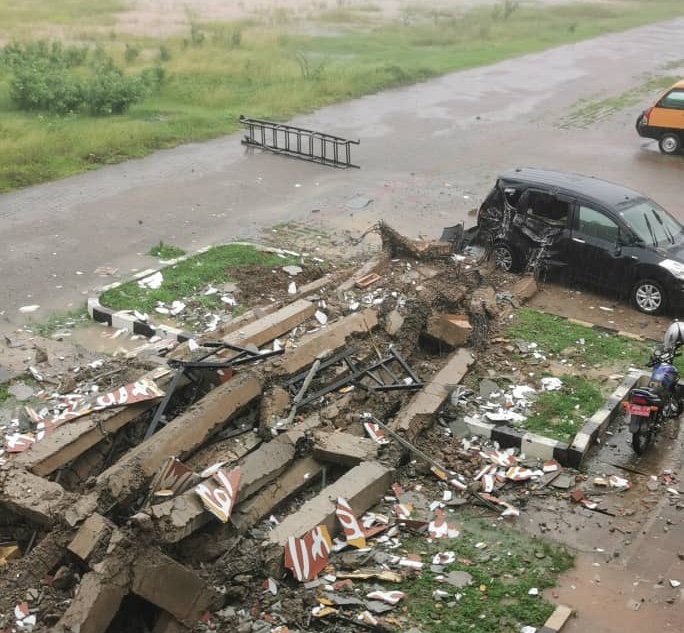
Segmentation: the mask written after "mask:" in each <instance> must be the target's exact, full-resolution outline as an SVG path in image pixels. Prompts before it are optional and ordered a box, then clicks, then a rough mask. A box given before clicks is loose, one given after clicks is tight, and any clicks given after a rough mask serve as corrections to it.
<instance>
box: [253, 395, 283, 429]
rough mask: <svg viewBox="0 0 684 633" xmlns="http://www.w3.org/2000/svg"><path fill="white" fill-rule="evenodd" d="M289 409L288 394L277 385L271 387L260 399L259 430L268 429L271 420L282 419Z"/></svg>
mask: <svg viewBox="0 0 684 633" xmlns="http://www.w3.org/2000/svg"><path fill="white" fill-rule="evenodd" d="M289 408H290V394H289V393H288V392H287V391H285V389H283V388H282V387H279V386H278V385H273V386H272V387H271V388H270V389H269V390H268V391H265V392H264V394H263V396H262V397H261V405H260V411H259V428H261V429H270V428H271V423H272V422H273V420H279V419H280V418H282V417H284V416H285V414H286V413H287V411H288V410H289Z"/></svg>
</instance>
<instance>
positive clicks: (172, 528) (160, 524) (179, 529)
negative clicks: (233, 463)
mask: <svg viewBox="0 0 684 633" xmlns="http://www.w3.org/2000/svg"><path fill="white" fill-rule="evenodd" d="M319 424H320V419H319V418H318V417H317V416H312V417H311V418H309V419H307V420H306V421H305V422H303V423H302V424H300V425H298V426H297V427H295V428H293V429H291V430H290V431H287V432H286V433H283V434H282V435H279V436H278V437H277V438H275V439H274V440H273V441H271V442H266V443H264V444H262V445H261V446H260V447H259V448H258V449H257V450H255V451H253V452H252V453H249V454H248V455H245V457H244V458H243V459H242V460H240V461H239V462H238V465H239V466H240V484H239V486H238V495H237V502H238V503H239V502H241V501H243V500H244V499H246V498H247V497H249V496H251V495H253V494H254V493H255V492H256V491H257V490H260V489H261V488H263V487H264V486H266V485H268V484H270V483H271V482H272V481H273V480H274V479H276V478H277V477H278V476H279V475H280V474H281V473H282V472H283V471H284V470H285V469H286V468H287V467H288V465H289V464H290V463H291V462H292V461H293V460H294V458H295V455H296V450H295V445H296V443H297V439H298V438H299V437H301V436H302V435H304V433H305V432H306V431H307V430H308V429H310V428H313V427H314V426H317V425H319ZM151 512H152V517H153V519H154V521H155V528H156V532H157V535H158V536H159V538H160V539H161V540H162V541H164V542H165V543H175V542H177V541H179V540H181V539H182V538H185V537H186V536H188V535H189V534H192V532H194V531H195V530H197V529H199V528H200V527H201V526H202V525H204V524H205V523H207V522H208V521H209V520H211V514H209V513H208V512H205V509H204V506H203V505H202V502H201V500H200V498H199V496H198V495H197V493H196V492H195V490H194V489H192V490H188V491H186V492H184V493H183V494H182V495H179V496H178V497H175V498H174V499H170V500H169V501H166V502H164V503H158V504H156V505H154V506H152V509H151Z"/></svg>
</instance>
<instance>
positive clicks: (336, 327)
mask: <svg viewBox="0 0 684 633" xmlns="http://www.w3.org/2000/svg"><path fill="white" fill-rule="evenodd" d="M377 324H378V314H377V312H376V311H375V310H372V309H370V308H369V309H366V310H362V311H361V312H355V313H354V314H350V315H348V316H346V317H343V318H342V319H340V320H339V321H336V322H335V323H331V324H330V325H328V326H327V327H326V328H325V329H322V330H319V331H318V332H316V333H315V334H313V335H312V336H310V337H307V338H306V339H305V340H302V341H301V342H300V343H299V345H298V346H297V348H296V349H294V350H292V351H291V352H289V351H288V352H287V353H286V354H285V356H284V357H283V359H282V369H283V371H284V372H285V373H287V374H295V373H297V372H298V371H301V370H302V369H303V368H304V367H306V366H307V365H311V364H312V363H313V362H314V361H315V360H316V357H317V356H319V354H321V353H322V352H324V351H326V350H332V351H334V350H336V349H338V348H340V347H342V346H343V345H344V343H345V341H346V339H347V337H348V336H351V335H352V334H358V333H360V332H367V331H368V330H369V329H371V330H372V329H373V328H374V327H375V326H376V325H377Z"/></svg>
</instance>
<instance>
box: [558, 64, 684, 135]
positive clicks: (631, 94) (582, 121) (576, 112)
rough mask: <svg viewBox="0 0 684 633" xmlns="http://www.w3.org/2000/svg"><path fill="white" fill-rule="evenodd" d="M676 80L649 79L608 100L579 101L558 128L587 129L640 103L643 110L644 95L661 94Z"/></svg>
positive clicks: (645, 104)
mask: <svg viewBox="0 0 684 633" xmlns="http://www.w3.org/2000/svg"><path fill="white" fill-rule="evenodd" d="M680 65H684V60H682V62H681V63H680ZM678 79H679V77H677V76H676V75H665V76H663V77H649V78H648V79H647V80H645V81H644V83H643V84H641V86H637V87H636V88H633V89H632V90H628V91H627V92H623V93H622V94H621V95H618V96H617V97H609V98H608V99H600V100H598V101H580V102H578V103H577V105H575V107H574V108H573V112H572V113H571V114H570V115H569V116H568V117H567V118H566V119H565V120H564V121H563V122H561V124H560V127H562V128H571V127H588V126H589V125H591V124H592V123H595V122H597V121H600V120H602V119H606V118H608V117H609V116H611V115H613V114H615V113H616V112H619V111H620V110H624V109H625V108H627V107H631V106H635V105H637V104H639V103H642V104H643V106H644V109H645V108H646V106H648V105H650V104H649V103H648V102H647V101H646V95H649V94H658V93H660V92H663V91H664V90H667V88H669V87H670V86H671V85H672V84H673V83H675V82H676V81H678Z"/></svg>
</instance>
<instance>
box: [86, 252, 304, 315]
mask: <svg viewBox="0 0 684 633" xmlns="http://www.w3.org/2000/svg"><path fill="white" fill-rule="evenodd" d="M291 263H294V260H293V259H292V258H284V257H281V256H279V255H276V254H274V253H268V252H264V251H260V250H258V249H257V248H255V247H254V246H246V245H243V244H227V245H224V246H215V247H213V248H210V249H209V250H208V251H207V252H205V253H200V254H199V255H193V256H192V257H189V258H187V259H184V260H183V261H181V262H178V263H177V264H174V265H173V266H168V267H167V268H164V269H162V275H163V277H164V281H163V283H162V285H161V287H160V288H158V289H156V290H153V289H149V288H141V287H140V285H139V284H138V282H137V281H130V282H127V283H125V284H122V285H121V286H118V287H116V288H112V289H111V290H107V291H106V292H104V293H103V294H102V295H101V296H100V303H101V304H102V305H104V306H106V307H108V308H112V309H113V310H139V311H140V312H152V311H153V310H154V308H155V306H156V305H157V304H158V303H159V302H161V303H164V304H167V305H168V304H171V303H172V302H173V301H175V300H181V299H183V300H185V299H190V298H192V299H194V300H196V301H199V302H200V303H202V304H203V305H205V306H206V307H208V308H211V307H216V306H218V305H220V297H219V295H218V293H217V294H213V295H208V296H205V295H203V292H204V291H205V290H206V289H207V287H208V286H220V285H222V284H225V283H226V282H228V281H231V278H230V277H229V275H228V270H229V269H231V268H240V267H243V266H265V267H271V266H284V265H287V264H291Z"/></svg>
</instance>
